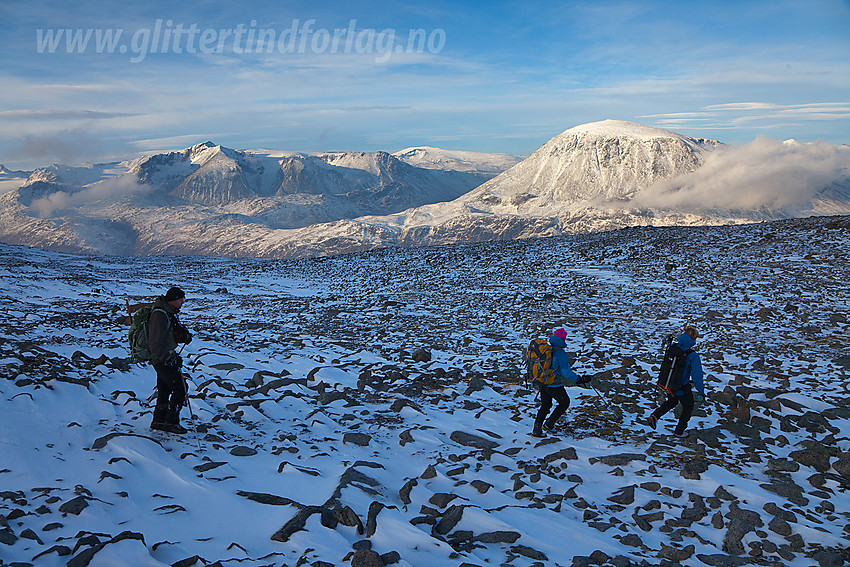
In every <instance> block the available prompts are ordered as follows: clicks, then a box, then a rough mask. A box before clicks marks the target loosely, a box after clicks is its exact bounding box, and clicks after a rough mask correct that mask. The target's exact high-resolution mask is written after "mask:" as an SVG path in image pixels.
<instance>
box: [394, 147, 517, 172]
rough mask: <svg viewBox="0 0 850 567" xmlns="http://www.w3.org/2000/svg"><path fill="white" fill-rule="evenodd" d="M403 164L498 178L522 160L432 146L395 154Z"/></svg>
mask: <svg viewBox="0 0 850 567" xmlns="http://www.w3.org/2000/svg"><path fill="white" fill-rule="evenodd" d="M393 155H394V156H395V157H397V158H398V159H400V160H402V161H403V162H406V163H409V164H410V165H415V166H416V167H424V168H425V169H441V170H445V171H465V172H467V173H479V174H483V175H490V176H496V175H498V174H500V173H502V172H503V171H505V170H506V169H509V168H511V167H513V166H515V165H516V164H517V163H519V162H520V161H522V160H521V158H518V157H516V156H512V155H509V154H486V153H481V152H469V151H460V150H444V149H441V148H434V147H431V146H419V147H416V148H407V149H404V150H399V151H397V152H394V153H393Z"/></svg>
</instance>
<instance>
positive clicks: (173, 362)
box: [165, 354, 183, 368]
mask: <svg viewBox="0 0 850 567" xmlns="http://www.w3.org/2000/svg"><path fill="white" fill-rule="evenodd" d="M165 365H166V366H171V367H173V368H180V367H181V366H183V359H182V358H181V357H180V355H179V354H175V355H174V356H172V357H171V358H169V359H168V360H166V361H165Z"/></svg>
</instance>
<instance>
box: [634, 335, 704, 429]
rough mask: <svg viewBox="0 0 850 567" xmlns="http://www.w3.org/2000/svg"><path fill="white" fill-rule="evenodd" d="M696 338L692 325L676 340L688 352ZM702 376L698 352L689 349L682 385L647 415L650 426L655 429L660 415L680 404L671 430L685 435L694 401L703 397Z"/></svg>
mask: <svg viewBox="0 0 850 567" xmlns="http://www.w3.org/2000/svg"><path fill="white" fill-rule="evenodd" d="M697 338H699V333H698V332H697V330H696V329H695V328H694V327H685V332H684V333H682V335H681V336H680V337H679V339H678V341H677V342H678V343H679V346H680V347H681V348H682V350H684V351H685V352H688V351H689V350H690V349H692V348H694V345H696V344H697ZM702 377H703V372H702V361H701V360H700V358H699V354H697V353H696V352H695V351H690V352H689V353H688V357H687V358H686V359H685V369H684V372H682V382H681V385H682V387H681V388H680V389H679V390H676V391H675V392H673V394H672V395H670V396H668V397H667V399H666V400H664V403H663V404H661V407H659V408H658V409H657V410H655V411H654V412H652V413H651V414H650V415H649V417H648V418H647V422H648V423H649V425H650V427H652V428H653V429H655V426H656V425H658V420H659V419H660V418H661V416H663V415H664V414H665V413H667V412H668V411H670V410H671V409H673V408H674V407H676V405H677V404H682V415H681V416H679V423H678V424H677V425H676V429H674V430H673V435H675V436H676V437H682V438H684V437H687V436H688V432H687V431H685V428H686V427H687V426H688V420H689V419H691V414H693V412H694V402H695V401H702V400H703V399H705V384H704V383H703V381H702ZM692 384H693V386H696V389H697V398H696V400H694V393H693V390H692V387H691V385H692Z"/></svg>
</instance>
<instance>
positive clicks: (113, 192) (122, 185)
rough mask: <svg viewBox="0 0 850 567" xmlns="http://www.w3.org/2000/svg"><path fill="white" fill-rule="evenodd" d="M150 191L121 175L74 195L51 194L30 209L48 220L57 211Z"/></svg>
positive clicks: (132, 177)
mask: <svg viewBox="0 0 850 567" xmlns="http://www.w3.org/2000/svg"><path fill="white" fill-rule="evenodd" d="M152 189H154V186H153V185H145V184H142V183H139V182H138V180H137V179H136V177H135V176H132V175H121V176H118V177H111V178H109V179H105V180H103V181H98V182H97V183H92V184H91V185H88V186H86V187H85V188H84V189H83V190H81V191H77V192H75V193H67V192H65V191H57V192H55V193H51V194H50V195H48V196H47V197H43V198H41V199H37V200H35V201H33V202H32V204H31V205H30V208H31V209H32V210H33V211H35V212H36V213H37V214H38V216H39V217H41V218H48V217H51V216H53V214H54V213H55V212H56V211H59V210H62V211H67V210H68V209H76V208H79V207H82V206H85V205H90V204H94V203H97V204H98V206H104V205H107V204H109V203H111V202H115V201H118V200H120V199H122V198H124V197H127V196H129V195H132V194H134V193H146V192H149V191H151V190H152Z"/></svg>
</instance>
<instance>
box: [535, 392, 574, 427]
mask: <svg viewBox="0 0 850 567" xmlns="http://www.w3.org/2000/svg"><path fill="white" fill-rule="evenodd" d="M553 399H554V400H556V401H557V402H558V405H557V406H556V407H555V411H553V412H552V415H550V416H549V423H555V422H556V421H557V420H558V418H559V417H561V416H562V415H564V412H565V411H567V408H568V407H570V397H569V396H568V395H567V389H566V388H564V387H563V386H558V387H557V388H550V387H549V386H540V409H539V410H538V411H537V418H536V419H535V420H534V423H535V424H536V425H543V421H544V420H545V419H546V415H547V414H548V413H549V410H550V409H551V408H552V400H553Z"/></svg>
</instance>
